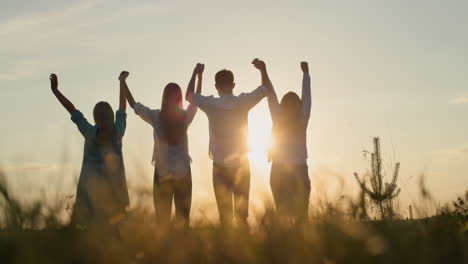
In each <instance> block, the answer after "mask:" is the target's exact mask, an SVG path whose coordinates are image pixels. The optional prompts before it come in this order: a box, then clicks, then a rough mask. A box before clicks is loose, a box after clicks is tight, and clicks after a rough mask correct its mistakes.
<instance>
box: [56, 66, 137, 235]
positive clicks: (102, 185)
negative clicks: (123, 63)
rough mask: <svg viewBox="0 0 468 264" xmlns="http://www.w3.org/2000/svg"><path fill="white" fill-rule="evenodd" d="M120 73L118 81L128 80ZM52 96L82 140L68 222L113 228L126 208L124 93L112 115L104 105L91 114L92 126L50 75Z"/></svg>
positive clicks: (107, 106)
mask: <svg viewBox="0 0 468 264" xmlns="http://www.w3.org/2000/svg"><path fill="white" fill-rule="evenodd" d="M127 76H128V75H127V74H126V73H125V72H122V73H121V74H120V76H119V79H125V78H127ZM50 83H51V88H52V92H53V93H54V95H55V96H56V97H57V99H58V100H59V102H60V103H61V104H62V106H63V107H64V108H65V109H66V110H67V111H68V112H69V113H70V115H71V120H72V121H73V122H74V123H75V124H76V125H77V127H78V130H79V131H80V133H81V134H82V135H83V137H84V140H85V141H84V151H83V163H82V167H81V173H80V177H79V179H78V186H77V191H76V200H75V204H74V207H73V213H72V217H71V222H72V224H74V225H77V226H88V225H89V224H96V223H100V224H109V223H111V224H116V223H117V222H119V220H120V219H122V216H124V214H125V211H126V208H127V207H128V205H129V197H128V190H127V182H126V178H125V167H124V162H123V155H122V138H123V136H124V134H125V128H126V118H127V114H126V112H125V110H126V100H125V90H124V89H122V87H120V106H119V110H117V112H116V113H115V120H114V111H113V110H112V107H111V106H110V104H109V103H107V102H99V103H97V104H96V105H95V107H94V110H93V117H94V122H95V125H91V124H90V123H89V122H88V121H87V120H86V118H85V117H84V115H83V114H82V113H81V112H80V111H79V110H77V109H76V108H75V106H74V105H73V104H72V103H71V102H70V101H69V100H68V99H67V98H66V97H65V96H64V95H63V94H62V93H61V92H60V91H59V89H58V78H57V75H55V74H51V75H50Z"/></svg>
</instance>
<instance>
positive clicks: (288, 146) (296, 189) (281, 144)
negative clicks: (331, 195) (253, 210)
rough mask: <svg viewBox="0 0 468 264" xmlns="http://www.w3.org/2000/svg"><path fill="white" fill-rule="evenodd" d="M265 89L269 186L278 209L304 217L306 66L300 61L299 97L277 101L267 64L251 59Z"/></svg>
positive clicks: (298, 218)
mask: <svg viewBox="0 0 468 264" xmlns="http://www.w3.org/2000/svg"><path fill="white" fill-rule="evenodd" d="M253 64H254V66H255V67H256V68H258V69H259V70H260V72H261V74H262V82H263V83H264V85H265V86H266V87H267V89H268V94H267V98H268V106H269V108H270V113H271V117H272V120H273V130H272V135H273V146H272V149H271V150H270V153H269V156H270V157H269V158H270V160H271V161H272V166H271V173H270V185H271V190H272V193H273V198H274V200H275V205H276V209H277V212H278V213H279V214H280V215H281V216H286V217H287V218H289V219H291V220H293V221H302V220H305V219H307V215H308V207H309V196H310V180H309V175H308V167H307V145H306V142H307V140H306V139H307V136H306V130H307V125H308V123H309V117H310V110H311V103H312V98H311V91H310V76H309V66H308V64H307V62H301V69H302V72H303V80H302V96H301V97H299V96H298V95H297V94H296V93H294V92H288V93H286V94H285V95H284V96H283V98H282V99H281V102H278V97H277V96H276V93H275V90H274V88H273V85H272V84H271V81H270V79H269V77H268V73H267V70H266V65H265V63H264V62H263V61H261V60H258V59H256V60H254V62H253Z"/></svg>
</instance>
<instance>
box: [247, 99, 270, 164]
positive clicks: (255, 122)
mask: <svg viewBox="0 0 468 264" xmlns="http://www.w3.org/2000/svg"><path fill="white" fill-rule="evenodd" d="M254 110H257V111H252V113H251V114H250V117H249V147H250V152H249V159H250V161H251V162H252V163H254V165H255V166H260V165H262V164H266V162H267V159H268V149H269V147H270V143H271V140H270V139H271V118H270V113H269V112H268V109H266V108H264V107H260V108H259V109H254Z"/></svg>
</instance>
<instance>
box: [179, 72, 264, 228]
mask: <svg viewBox="0 0 468 264" xmlns="http://www.w3.org/2000/svg"><path fill="white" fill-rule="evenodd" d="M215 82H216V83H215V87H216V90H217V91H218V95H219V97H214V96H203V95H200V94H195V93H192V92H189V91H187V95H186V99H187V100H188V101H189V102H190V103H191V104H194V105H196V106H198V107H199V108H200V109H201V110H202V111H203V112H205V113H206V115H207V117H208V121H209V136H210V142H209V156H210V158H211V159H212V160H213V187H214V192H215V197H216V202H217V205H218V211H219V218H220V222H221V223H222V224H225V225H230V224H231V223H232V220H233V218H234V217H236V219H237V221H238V224H239V225H243V226H247V218H248V209H249V191H250V166H249V160H248V158H247V154H248V151H249V149H248V145H247V127H248V114H249V110H250V109H252V108H253V107H254V106H255V105H256V104H257V103H258V102H260V101H261V100H262V99H263V98H264V97H265V96H266V93H267V91H266V88H265V86H263V85H262V86H260V87H258V88H257V89H255V90H254V91H252V92H250V93H242V94H240V95H239V96H236V95H234V94H233V89H234V87H235V83H234V75H233V73H232V72H231V71H229V70H221V71H219V72H218V73H216V76H215Z"/></svg>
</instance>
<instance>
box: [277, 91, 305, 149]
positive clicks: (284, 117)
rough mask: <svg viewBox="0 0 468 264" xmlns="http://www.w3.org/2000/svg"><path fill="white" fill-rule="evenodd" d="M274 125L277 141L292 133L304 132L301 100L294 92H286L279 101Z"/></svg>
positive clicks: (285, 138)
mask: <svg viewBox="0 0 468 264" xmlns="http://www.w3.org/2000/svg"><path fill="white" fill-rule="evenodd" d="M273 125H274V133H275V134H276V136H277V137H279V138H277V139H276V140H278V141H284V140H287V138H289V137H290V136H292V135H300V134H302V133H304V132H305V130H304V124H303V121H302V101H301V99H300V98H299V96H298V95H297V94H296V93H294V92H288V93H287V94H285V95H284V96H283V98H282V99H281V102H280V118H279V119H278V120H277V121H276V123H275V124H273Z"/></svg>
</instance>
